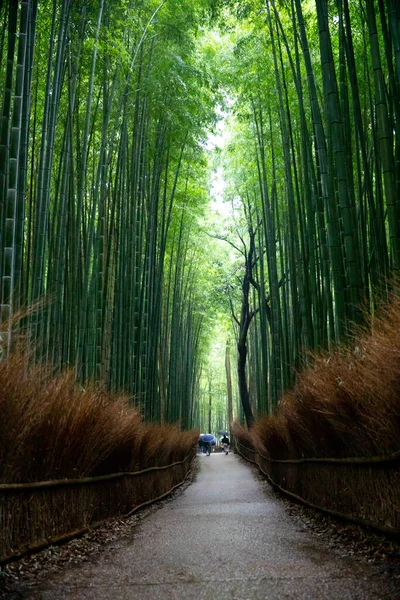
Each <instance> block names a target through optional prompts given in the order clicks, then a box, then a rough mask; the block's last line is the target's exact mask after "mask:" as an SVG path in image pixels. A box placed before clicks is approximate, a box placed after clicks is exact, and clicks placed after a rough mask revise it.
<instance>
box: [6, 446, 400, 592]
mask: <svg viewBox="0 0 400 600" xmlns="http://www.w3.org/2000/svg"><path fill="white" fill-rule="evenodd" d="M199 463H200V469H199V473H198V475H197V477H196V478H195V481H194V482H193V484H192V485H190V486H187V487H186V488H185V489H184V491H183V493H178V494H176V497H175V499H174V500H173V501H166V502H163V503H162V504H161V507H160V508H152V509H150V510H147V511H145V512H143V513H142V514H141V515H140V516H136V517H135V518H131V519H128V520H125V521H120V520H116V521H115V522H113V523H111V524H109V525H108V526H107V527H105V528H103V529H102V530H100V531H98V532H94V533H93V534H91V535H92V537H90V536H86V537H85V538H84V539H82V540H74V541H73V542H70V543H69V544H66V545H65V546H63V547H62V548H54V549H49V550H47V551H45V552H43V553H40V554H39V555H36V556H35V557H31V558H28V559H25V560H24V561H20V562H19V563H16V564H14V565H12V566H10V567H8V568H7V569H5V571H4V572H3V574H2V578H1V583H2V584H3V593H1V592H0V596H1V597H2V598H7V599H9V600H11V599H18V598H25V599H32V600H33V599H41V600H61V599H81V598H82V599H93V600H95V599H96V600H98V599H101V600H103V599H104V600H106V599H107V598H110V599H111V598H112V599H115V600H122V599H128V598H129V599H131V598H135V599H138V600H142V599H143V600H146V599H153V598H154V599H155V598H162V599H163V600H164V599H165V600H169V599H175V598H185V599H192V598H193V599H194V598H196V600H201V599H203V598H204V599H206V598H207V599H208V598H210V597H212V598H213V599H214V600H228V599H236V600H245V599H249V600H258V599H261V598H262V599H266V600H275V599H276V600H277V599H278V598H279V599H282V598H293V599H296V600H303V599H304V600H305V599H307V600H313V599H315V600H317V599H318V600H320V599H326V600H331V599H332V600H333V599H334V600H337V599H340V600H342V599H343V600H345V599H347V598H348V599H351V600H358V599H360V600H361V599H363V600H367V599H371V600H372V599H373V600H379V599H381V600H384V599H385V600H398V599H400V565H399V560H398V549H399V545H398V544H397V543H395V542H391V541H390V540H387V539H385V538H381V537H380V536H376V535H374V534H373V533H371V532H368V531H366V530H365V529H362V528H359V527H357V526H353V525H344V524H341V523H340V522H337V521H332V520H331V519H328V518H326V517H322V516H320V515H316V513H315V512H314V511H311V510H309V509H305V508H303V507H300V506H298V505H295V504H293V503H291V502H289V501H287V500H285V499H282V498H281V497H279V496H277V495H276V494H275V493H274V492H273V491H271V489H270V487H269V486H268V484H266V483H265V482H264V481H262V480H260V478H259V477H257V476H256V474H255V472H254V471H253V470H252V469H251V468H250V467H249V466H248V465H247V464H244V463H243V462H242V461H241V460H239V459H238V458H237V457H235V456H234V455H231V454H230V455H229V456H225V455H223V454H213V455H211V456H210V457H206V456H200V457H199Z"/></svg>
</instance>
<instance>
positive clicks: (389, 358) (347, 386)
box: [239, 292, 400, 459]
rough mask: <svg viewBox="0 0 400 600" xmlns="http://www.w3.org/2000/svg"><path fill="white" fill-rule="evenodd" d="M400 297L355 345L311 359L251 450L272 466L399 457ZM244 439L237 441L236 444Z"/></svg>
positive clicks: (256, 431) (254, 436)
mask: <svg viewBox="0 0 400 600" xmlns="http://www.w3.org/2000/svg"><path fill="white" fill-rule="evenodd" d="M399 332H400V295H399V293H398V292H397V293H396V295H394V296H393V298H392V301H391V303H390V305H387V306H385V307H384V308H382V309H381V310H380V312H379V315H378V316H376V317H374V318H373V319H370V320H369V323H368V326H367V327H366V328H364V329H363V330H359V331H358V332H357V335H355V336H354V338H353V340H352V343H351V344H349V345H348V346H347V347H341V348H338V349H337V350H336V351H335V352H333V353H331V354H322V355H319V356H316V357H314V362H313V366H312V367H309V368H307V369H306V370H304V371H303V372H302V373H300V374H299V376H298V378H297V382H296V385H295V387H294V389H293V390H291V391H290V392H288V393H287V394H285V395H284V397H283V398H282V400H281V402H280V405H279V408H278V410H277V412H276V414H275V415H273V416H271V417H264V418H262V419H259V420H258V421H257V422H256V424H255V426H254V428H253V430H252V431H251V433H250V434H248V432H247V435H249V436H250V437H251V441H252V443H253V446H255V447H256V448H257V449H261V451H262V452H264V453H265V454H267V455H270V456H271V457H272V458H275V459H286V458H301V457H337V458H341V457H351V456H354V457H357V456H381V455H386V454H390V453H393V452H395V451H398V450H399V449H400V444H399V440H400V336H399ZM239 439H240V438H239Z"/></svg>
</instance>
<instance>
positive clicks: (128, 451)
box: [0, 355, 198, 483]
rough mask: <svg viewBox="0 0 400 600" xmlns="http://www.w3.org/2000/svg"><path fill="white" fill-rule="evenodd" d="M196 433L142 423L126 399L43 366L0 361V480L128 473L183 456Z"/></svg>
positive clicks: (21, 360) (20, 360)
mask: <svg viewBox="0 0 400 600" xmlns="http://www.w3.org/2000/svg"><path fill="white" fill-rule="evenodd" d="M197 438H198V432H197V431H194V432H193V431H191V432H181V431H180V429H179V428H178V427H176V426H173V425H168V426H162V425H147V424H145V423H143V422H142V421H141V419H140V415H139V413H138V412H137V411H136V410H135V409H133V408H131V407H130V406H129V404H128V400H127V398H126V397H123V396H120V397H117V396H112V395H110V394H107V393H105V392H104V391H102V390H100V389H98V388H96V387H94V386H88V387H86V388H85V389H84V390H82V389H79V386H77V384H76V382H75V377H74V374H73V373H72V372H66V373H62V374H60V375H57V376H55V377H54V376H53V374H52V371H51V368H50V367H49V366H48V365H40V366H34V367H32V368H30V369H29V370H27V369H26V359H25V358H24V357H23V356H21V355H14V356H12V357H10V358H9V359H8V360H6V361H3V362H2V363H1V364H0V481H1V482H3V483H18V482H30V481H43V480H51V479H63V478H78V477H85V476H93V475H103V474H108V473H117V472H121V471H133V470H137V468H138V467H139V468H146V467H149V466H154V465H165V464H169V463H170V462H174V461H177V460H181V459H183V458H184V457H185V456H186V455H187V454H188V453H189V452H190V449H191V448H192V447H193V446H194V444H195V443H196V441H197Z"/></svg>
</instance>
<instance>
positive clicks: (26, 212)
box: [0, 0, 217, 427]
mask: <svg viewBox="0 0 400 600" xmlns="http://www.w3.org/2000/svg"><path fill="white" fill-rule="evenodd" d="M0 11H1V23H2V33H1V37H0V74H1V77H0V93H1V97H2V98H3V105H2V113H1V140H0V177H1V186H0V187H1V197H0V209H1V217H0V223H1V227H0V234H1V236H0V240H1V243H0V249H1V253H0V264H1V269H0V274H1V282H2V284H1V300H0V301H1V320H2V322H3V323H7V322H8V323H10V324H11V323H12V320H11V321H10V318H11V317H12V316H13V315H14V314H15V313H16V312H17V311H18V309H19V308H20V307H26V306H28V305H31V304H35V303H37V302H38V301H39V300H42V299H44V307H42V308H41V309H40V310H36V311H34V312H33V313H32V314H31V315H30V317H29V323H28V339H29V341H30V342H33V343H34V347H35V352H34V354H35V355H36V357H37V358H40V359H41V358H43V357H44V358H46V359H50V360H51V361H52V363H53V364H54V365H55V367H56V368H57V369H60V368H63V367H65V366H68V365H69V366H74V367H76V370H77V374H78V377H79V379H80V380H82V381H83V380H86V379H92V380H95V381H96V382H97V383H99V384H102V385H103V384H104V385H106V386H107V387H108V388H110V389H111V390H124V391H125V392H126V393H128V394H130V395H131V397H132V402H134V403H135V404H139V405H140V407H141V409H142V410H143V413H144V415H145V416H146V418H148V419H154V420H160V419H166V420H169V421H177V420H180V421H181V423H182V425H183V426H184V427H187V426H190V425H191V424H192V421H193V417H194V404H195V398H196V391H197V388H198V382H199V368H198V367H199V365H198V361H199V357H200V349H201V348H200V346H201V330H202V327H203V321H204V312H205V310H204V307H203V306H202V305H201V303H202V302H203V300H202V295H200V296H201V297H200V298H199V288H200V284H199V278H198V268H199V264H201V262H202V261H203V260H204V259H203V253H204V248H203V247H201V246H198V245H196V237H195V236H196V235H197V234H198V227H197V222H198V220H199V219H200V218H201V215H202V213H203V212H204V209H205V206H206V201H207V196H206V185H205V173H206V171H205V168H206V164H205V161H204V158H203V157H202V155H203V142H204V138H205V130H206V127H209V126H210V125H211V124H212V122H213V121H214V120H215V117H214V108H213V107H214V104H215V102H216V96H215V94H216V91H215V90H216V89H217V88H216V86H215V85H214V84H213V81H212V79H211V75H210V74H209V72H208V68H207V64H206V63H205V57H204V56H203V54H202V52H201V49H200V48H199V43H198V40H197V38H198V36H199V32H200V28H201V27H202V26H204V25H206V24H207V22H208V20H209V17H210V15H211V13H212V3H211V4H210V5H209V3H208V2H207V0H204V2H185V3H182V2H179V1H174V0H168V2H161V3H159V2H153V1H151V2H149V1H146V2H139V3H137V2H131V1H120V0H118V1H116V0H115V1H110V2H109V1H107V2H105V1H104V0H98V1H95V2H93V1H92V0H91V1H83V2H75V1H73V0H68V1H65V2H60V1H59V0H54V1H50V0H41V1H40V2H37V1H35V0H27V1H23V2H22V3H18V2H16V1H13V0H9V2H2V3H1V4H0ZM213 90H214V91H213ZM3 337H4V340H3V351H9V350H10V348H11V346H12V339H13V335H12V331H11V325H10V326H9V330H8V334H7V335H5V336H4V334H3ZM14 337H15V335H14ZM5 338H7V339H5Z"/></svg>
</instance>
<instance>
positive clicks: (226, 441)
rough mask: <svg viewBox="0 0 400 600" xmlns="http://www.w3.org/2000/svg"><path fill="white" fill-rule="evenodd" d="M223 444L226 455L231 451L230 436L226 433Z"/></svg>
mask: <svg viewBox="0 0 400 600" xmlns="http://www.w3.org/2000/svg"><path fill="white" fill-rule="evenodd" d="M221 444H222V445H223V447H224V452H225V456H226V455H227V454H228V452H229V438H228V437H227V436H226V435H224V437H223V438H222V440H221Z"/></svg>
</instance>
